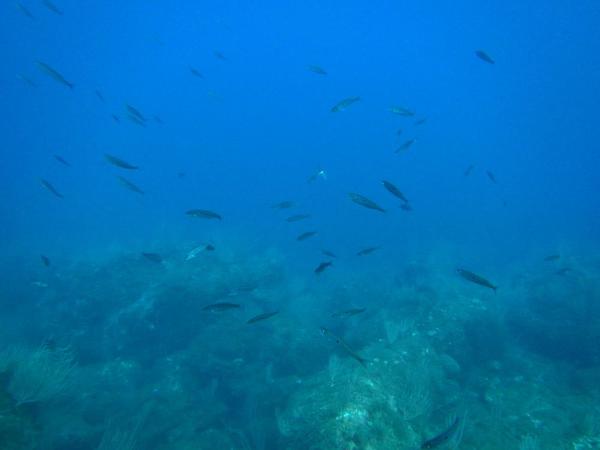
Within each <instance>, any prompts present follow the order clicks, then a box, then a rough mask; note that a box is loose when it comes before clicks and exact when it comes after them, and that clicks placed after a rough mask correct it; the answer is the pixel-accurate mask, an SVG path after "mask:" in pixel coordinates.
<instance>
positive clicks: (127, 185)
mask: <svg viewBox="0 0 600 450" xmlns="http://www.w3.org/2000/svg"><path fill="white" fill-rule="evenodd" d="M117 179H118V180H119V181H120V182H121V185H122V186H123V187H124V188H125V189H129V190H130V191H132V192H135V193H137V194H141V195H144V191H142V190H141V189H140V187H139V186H137V185H136V184H134V183H132V182H131V181H129V180H128V179H127V178H125V177H122V176H121V175H117Z"/></svg>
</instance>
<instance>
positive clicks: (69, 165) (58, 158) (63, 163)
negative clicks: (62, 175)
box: [53, 154, 71, 167]
mask: <svg viewBox="0 0 600 450" xmlns="http://www.w3.org/2000/svg"><path fill="white" fill-rule="evenodd" d="M53 156H54V159H55V160H57V161H58V162H59V163H61V164H62V165H64V166H67V167H71V164H69V162H68V161H67V160H66V159H65V158H63V157H62V156H60V155H56V154H55V155H53Z"/></svg>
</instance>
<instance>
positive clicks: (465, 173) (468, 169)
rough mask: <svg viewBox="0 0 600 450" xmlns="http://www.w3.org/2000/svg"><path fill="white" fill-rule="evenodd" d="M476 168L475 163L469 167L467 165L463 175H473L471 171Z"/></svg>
mask: <svg viewBox="0 0 600 450" xmlns="http://www.w3.org/2000/svg"><path fill="white" fill-rule="evenodd" d="M474 168H475V166H474V165H473V164H471V165H470V166H469V167H467V169H466V170H465V172H464V173H463V175H464V176H465V177H468V176H469V175H471V172H473V169H474Z"/></svg>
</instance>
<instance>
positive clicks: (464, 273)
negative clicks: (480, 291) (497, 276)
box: [456, 269, 498, 293]
mask: <svg viewBox="0 0 600 450" xmlns="http://www.w3.org/2000/svg"><path fill="white" fill-rule="evenodd" d="M456 272H457V273H458V274H459V275H460V276H461V277H463V278H464V279H465V280H467V281H470V282H471V283H475V284H478V285H480V286H483V287H487V288H490V289H492V290H493V291H494V293H495V292H496V289H498V286H494V285H493V284H492V283H490V282H489V281H488V280H486V279H485V278H483V277H481V276H479V275H477V274H475V273H473V272H470V271H468V270H465V269H456Z"/></svg>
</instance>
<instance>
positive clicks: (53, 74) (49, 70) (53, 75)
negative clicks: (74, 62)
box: [37, 61, 75, 89]
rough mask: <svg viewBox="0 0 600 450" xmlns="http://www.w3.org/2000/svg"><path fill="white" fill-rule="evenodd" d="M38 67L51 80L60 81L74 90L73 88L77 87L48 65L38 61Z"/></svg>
mask: <svg viewBox="0 0 600 450" xmlns="http://www.w3.org/2000/svg"><path fill="white" fill-rule="evenodd" d="M37 65H38V66H39V68H40V69H41V70H42V71H43V72H44V73H46V74H47V75H49V76H50V77H51V78H54V80H56V81H58V82H59V83H61V84H64V85H65V86H68V87H69V88H70V89H73V87H74V86H75V85H74V84H73V83H71V82H70V81H67V80H66V79H65V77H63V76H62V75H61V74H60V73H59V72H58V71H56V70H55V69H53V68H52V67H50V66H49V65H48V64H46V63H44V62H41V61H37Z"/></svg>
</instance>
